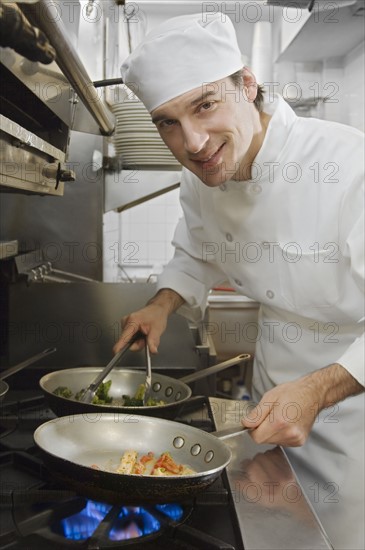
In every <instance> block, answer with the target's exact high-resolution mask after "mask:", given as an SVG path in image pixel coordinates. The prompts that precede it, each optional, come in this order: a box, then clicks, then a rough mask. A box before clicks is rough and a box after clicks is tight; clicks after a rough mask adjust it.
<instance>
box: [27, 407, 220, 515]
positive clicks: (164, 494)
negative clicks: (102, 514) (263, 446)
mask: <svg viewBox="0 0 365 550" xmlns="http://www.w3.org/2000/svg"><path fill="white" fill-rule="evenodd" d="M34 440H35V443H36V444H37V445H38V447H39V448H40V449H41V451H42V454H43V458H44V461H45V463H46V465H47V466H48V468H49V470H50V472H51V474H52V475H53V476H54V477H56V479H58V480H59V481H60V482H62V483H63V484H65V485H66V486H68V487H70V488H72V489H74V490H76V491H77V492H78V493H80V494H83V495H85V496H87V497H89V498H93V499H96V500H98V499H99V500H103V501H105V502H108V503H111V504H136V505H140V504H141V503H143V502H151V503H152V502H153V503H164V502H171V501H179V502H181V501H183V500H184V499H185V498H186V497H191V496H193V495H195V494H197V493H198V492H200V491H202V490H203V489H205V488H206V487H208V486H209V485H210V484H211V483H213V482H214V480H215V479H216V478H217V477H218V476H219V475H220V473H221V472H222V470H223V469H224V468H225V467H226V466H227V464H228V463H229V462H230V460H231V451H230V449H229V447H228V446H226V445H225V444H224V443H223V441H221V440H220V439H218V437H215V436H214V435H213V434H210V433H206V432H204V431H202V430H199V429H197V428H193V427H191V426H186V425H184V424H180V423H179V422H173V421H171V420H164V419H160V418H152V417H147V416H138V415H131V414H107V413H95V414H83V415H73V416H64V417H62V418H56V419H55V420H50V421H48V422H46V423H44V424H42V425H41V426H39V428H37V430H36V431H35V433H34ZM127 450H135V451H137V452H138V453H142V454H145V453H147V452H149V451H152V452H154V453H155V455H157V456H159V455H160V454H161V453H163V452H165V451H169V452H170V453H171V455H172V457H173V459H174V460H175V461H176V462H178V463H182V464H185V465H187V466H189V467H190V468H192V469H193V470H195V471H196V473H193V474H190V475H184V476H173V477H169V476H163V477H160V476H153V475H147V476H143V475H135V474H118V473H113V472H110V471H103V469H102V468H108V467H109V468H110V465H114V466H116V465H117V464H118V463H119V461H120V458H121V457H122V455H123V453H124V452H125V451H127ZM95 464H96V465H98V466H99V467H100V468H101V469H100V470H97V469H95V468H93V467H92V465H95Z"/></svg>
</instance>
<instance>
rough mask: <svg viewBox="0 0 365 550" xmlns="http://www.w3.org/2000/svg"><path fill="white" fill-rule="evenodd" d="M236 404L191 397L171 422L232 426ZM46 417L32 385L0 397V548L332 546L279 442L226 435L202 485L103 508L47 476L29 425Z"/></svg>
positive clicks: (238, 407)
mask: <svg viewBox="0 0 365 550" xmlns="http://www.w3.org/2000/svg"><path fill="white" fill-rule="evenodd" d="M243 406H247V403H244V402H238V401H230V400H225V399H217V398H207V397H202V398H201V399H197V398H195V399H194V400H193V401H192V402H191V403H189V402H188V403H187V404H186V406H185V407H184V408H183V409H182V411H181V413H180V416H179V418H178V419H176V420H177V421H180V422H184V423H187V424H189V425H192V426H195V427H198V428H200V429H203V430H206V431H210V432H212V431H215V430H222V429H227V428H231V427H234V426H236V427H238V425H239V418H240V416H241V415H242V413H243V410H242V407H243ZM52 418H55V415H54V413H53V412H52V411H51V410H50V409H49V408H48V406H47V403H46V401H45V400H44V397H43V395H41V394H40V393H39V392H38V391H35V390H34V391H30V390H29V391H27V390H23V391H10V392H9V393H8V395H7V396H6V399H5V400H4V401H3V403H2V407H1V414H0V475H1V484H0V491H1V508H2V520H1V522H0V547H1V548H2V549H8V548H9V549H26V550H33V549H34V550H35V549H37V550H38V549H42V548H45V549H49V548H51V547H52V546H53V547H55V548H57V549H62V548H81V549H86V550H99V549H103V548H125V547H132V548H135V549H138V548H141V549H142V548H143V549H145V548H146V549H149V548H151V549H154V548H156V549H157V548H158V549H162V550H163V549H165V548H166V549H173V548H177V549H186V550H197V549H199V550H201V549H212V550H214V549H215V548H217V549H222V550H223V549H227V550H228V549H232V550H241V549H256V550H258V549H263V548H271V549H273V548H281V549H285V548H288V549H289V548H290V549H295V548H298V549H299V548H300V549H304V548H305V549H308V548H313V549H317V548H318V549H322V548H323V549H324V548H331V545H330V543H329V542H328V539H327V537H326V535H325V533H324V532H323V529H322V528H321V525H320V523H319V522H318V520H317V518H316V517H315V515H314V513H313V511H312V509H311V508H310V506H309V504H308V502H307V500H306V498H305V496H304V494H303V492H302V491H301V489H300V486H299V484H298V482H297V480H296V478H295V476H294V474H293V472H292V470H291V468H290V465H289V463H288V461H287V459H286V457H285V454H284V453H283V451H282V450H281V449H280V448H278V447H276V448H273V447H269V446H265V447H262V446H260V447H258V446H256V445H255V444H253V442H252V440H251V438H250V437H249V436H248V434H247V433H240V434H238V435H235V436H232V437H227V438H226V439H225V442H226V443H227V445H229V446H230V447H231V450H232V453H233V459H232V462H231V464H230V465H229V467H228V468H227V469H226V471H224V472H223V474H222V475H221V476H220V477H219V478H218V479H217V480H216V481H215V482H214V484H213V485H211V486H210V487H209V488H208V489H206V490H205V491H204V492H202V493H200V494H199V495H197V496H195V497H194V498H191V499H188V500H185V501H184V502H176V503H172V504H171V503H169V504H166V503H164V501H163V495H162V496H161V503H160V504H159V505H156V506H152V505H148V506H145V505H143V503H141V505H140V506H133V507H132V506H123V505H122V506H112V505H110V504H108V503H107V502H96V501H93V500H89V499H86V498H85V497H83V496H82V495H78V494H76V493H75V492H74V491H72V490H69V489H68V488H67V487H63V486H60V484H59V482H57V481H55V480H54V479H53V476H52V472H50V471H48V470H47V468H46V467H45V465H44V464H43V462H42V458H41V455H40V452H39V450H38V448H37V447H36V446H35V444H34V441H33V432H34V430H35V429H36V428H37V427H38V426H39V425H40V424H42V423H43V422H46V421H47V420H50V419H52ZM270 453H271V455H270ZM265 460H266V464H265ZM270 464H271V465H272V467H271V470H272V475H271V477H269V479H267V480H264V479H262V478H261V477H260V471H263V469H264V470H265V471H266V472H267V471H270V468H269V469H268V465H270ZM260 468H261V470H260ZM255 476H256V477H255ZM279 489H280V491H279ZM278 495H280V498H278ZM283 495H284V496H285V495H286V498H284V499H283Z"/></svg>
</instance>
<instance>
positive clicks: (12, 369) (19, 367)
mask: <svg viewBox="0 0 365 550" xmlns="http://www.w3.org/2000/svg"><path fill="white" fill-rule="evenodd" d="M55 351H57V348H48V349H45V350H43V351H41V353H37V355H33V356H32V357H29V359H26V360H25V361H23V362H22V363H19V364H18V365H14V366H13V367H10V369H6V370H4V371H3V372H2V373H1V374H0V380H4V378H7V377H8V376H11V375H12V374H15V373H16V372H18V371H19V370H22V369H25V367H28V365H31V364H32V363H35V362H36V361H39V360H40V359H43V357H46V356H47V355H50V354H51V353H54V352H55Z"/></svg>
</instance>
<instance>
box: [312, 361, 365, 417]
mask: <svg viewBox="0 0 365 550" xmlns="http://www.w3.org/2000/svg"><path fill="white" fill-rule="evenodd" d="M305 381H306V383H307V384H308V385H309V386H312V388H313V394H314V395H316V396H317V403H318V410H319V411H321V410H323V409H326V408H327V407H330V406H331V405H333V404H334V403H338V402H339V401H343V400H344V399H346V397H350V396H352V395H357V394H359V393H361V392H363V391H364V387H363V386H362V385H361V384H360V383H359V382H358V381H357V380H356V379H355V378H354V377H353V376H352V375H351V374H350V373H349V372H348V371H347V370H346V369H345V368H344V367H342V366H341V365H339V364H337V363H334V364H333V365H329V366H328V367H324V368H323V369H320V370H318V371H315V372H312V373H311V374H309V375H308V376H306V377H305Z"/></svg>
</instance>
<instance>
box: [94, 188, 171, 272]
mask: <svg viewBox="0 0 365 550" xmlns="http://www.w3.org/2000/svg"><path fill="white" fill-rule="evenodd" d="M181 215H182V211H181V207H180V203H179V190H178V189H176V190H174V191H170V192H169V193H165V194H164V195H161V196H159V197H156V198H154V199H151V200H149V201H147V202H145V203H142V204H140V205H138V206H134V207H133V208H130V209H129V210H126V211H124V212H121V213H120V214H118V213H115V212H109V213H108V214H105V216H104V281H106V282H117V281H124V280H129V279H128V278H130V279H131V280H142V281H146V280H147V279H148V277H149V276H153V275H155V274H157V273H159V272H161V270H162V268H163V266H164V265H166V263H167V262H168V261H169V259H170V258H171V257H172V255H173V253H174V249H173V246H172V245H171V240H172V237H173V234H174V230H175V227H176V224H177V222H178V219H179V218H180V217H181ZM117 220H118V221H117ZM120 266H121V267H120Z"/></svg>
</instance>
